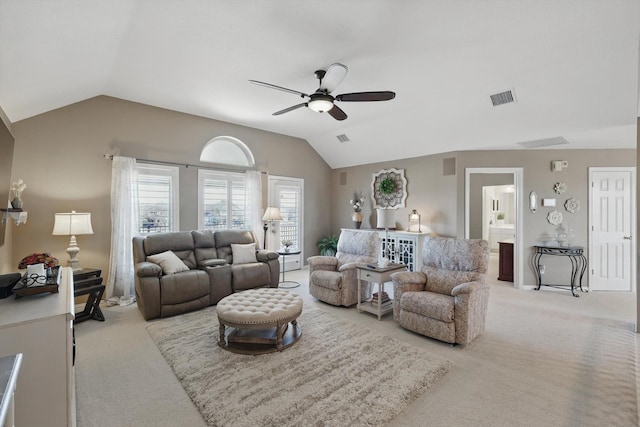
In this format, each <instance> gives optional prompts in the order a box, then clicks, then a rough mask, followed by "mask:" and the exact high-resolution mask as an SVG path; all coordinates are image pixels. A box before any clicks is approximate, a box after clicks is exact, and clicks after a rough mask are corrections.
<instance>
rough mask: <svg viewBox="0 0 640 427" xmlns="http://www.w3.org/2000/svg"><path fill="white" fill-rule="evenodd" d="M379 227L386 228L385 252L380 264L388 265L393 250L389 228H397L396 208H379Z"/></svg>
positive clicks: (377, 210)
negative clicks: (390, 246) (390, 247)
mask: <svg viewBox="0 0 640 427" xmlns="http://www.w3.org/2000/svg"><path fill="white" fill-rule="evenodd" d="M376 212H377V214H378V222H377V224H376V225H377V228H384V252H383V254H382V260H381V261H382V262H381V263H380V265H382V266H386V265H387V264H389V262H390V258H391V250H390V249H389V229H390V228H394V229H395V228H396V218H395V210H394V209H385V208H378V209H376Z"/></svg>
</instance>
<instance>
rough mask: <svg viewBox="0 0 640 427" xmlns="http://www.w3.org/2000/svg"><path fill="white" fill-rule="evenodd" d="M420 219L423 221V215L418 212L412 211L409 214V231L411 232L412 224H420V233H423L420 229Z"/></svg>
mask: <svg viewBox="0 0 640 427" xmlns="http://www.w3.org/2000/svg"><path fill="white" fill-rule="evenodd" d="M420 219H421V215H420V214H419V213H418V211H417V210H415V209H414V210H412V211H411V213H410V214H409V230H408V231H411V223H412V222H416V221H417V222H418V233H421V232H422V230H421V229H420Z"/></svg>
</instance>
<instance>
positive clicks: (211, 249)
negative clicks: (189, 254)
mask: <svg viewBox="0 0 640 427" xmlns="http://www.w3.org/2000/svg"><path fill="white" fill-rule="evenodd" d="M191 235H192V236H193V247H194V248H195V249H194V252H195V256H196V263H197V264H198V266H200V265H201V264H202V262H203V261H204V260H210V259H216V258H218V252H217V251H216V239H215V233H214V232H213V231H211V230H202V231H201V230H194V231H192V232H191Z"/></svg>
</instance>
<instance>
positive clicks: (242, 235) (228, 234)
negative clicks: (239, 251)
mask: <svg viewBox="0 0 640 427" xmlns="http://www.w3.org/2000/svg"><path fill="white" fill-rule="evenodd" d="M215 236H216V250H217V252H218V258H221V259H224V260H226V261H227V262H228V263H229V264H231V261H232V252H231V244H232V243H234V244H248V243H254V244H255V243H256V242H257V238H256V237H255V234H254V233H253V232H252V231H249V230H217V231H216V232H215ZM256 249H258V247H257V246H256Z"/></svg>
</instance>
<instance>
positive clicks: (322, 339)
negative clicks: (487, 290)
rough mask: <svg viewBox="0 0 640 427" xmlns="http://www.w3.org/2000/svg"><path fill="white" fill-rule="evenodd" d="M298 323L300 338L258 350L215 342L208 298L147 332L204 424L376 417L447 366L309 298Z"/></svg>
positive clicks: (394, 410) (403, 403)
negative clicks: (250, 352)
mask: <svg viewBox="0 0 640 427" xmlns="http://www.w3.org/2000/svg"><path fill="white" fill-rule="evenodd" d="M298 323H299V324H300V326H301V328H302V337H301V339H300V341H298V342H297V343H296V344H294V345H293V346H292V347H290V348H288V349H286V350H285V351H283V352H281V353H272V354H267V355H261V356H246V355H239V354H234V353H230V352H228V351H225V350H223V349H221V348H220V347H218V345H217V338H218V322H217V318H216V314H215V307H210V308H207V309H204V310H201V311H198V312H195V313H190V314H186V315H182V316H176V317H173V318H168V319H162V320H158V321H155V322H153V323H152V324H151V325H149V326H148V327H147V331H148V332H149V334H150V335H151V337H152V338H153V340H154V342H155V343H156V345H157V346H158V348H159V349H160V352H161V353H162V355H163V356H164V358H165V359H166V360H167V362H168V363H169V365H170V366H171V367H172V369H173V371H174V373H175V374H176V376H177V378H178V379H179V380H180V382H181V383H182V386H183V388H184V389H185V390H186V392H187V394H188V395H189V397H190V398H191V400H192V401H193V402H194V403H195V405H196V406H197V407H198V409H199V410H200V412H201V414H202V416H203V417H204V419H205V421H206V422H207V423H208V424H209V425H210V426H231V425H233V426H258V425H259V426H301V425H307V426H318V427H319V426H324V425H327V426H329V425H332V426H338V425H340V426H342V425H344V426H347V425H349V426H376V425H379V426H383V425H386V424H387V423H388V422H389V421H390V420H391V419H392V418H393V417H394V416H395V415H397V414H398V413H400V411H402V410H403V409H405V408H406V407H407V406H408V405H409V404H410V403H411V402H412V401H413V400H414V399H416V398H417V397H418V396H420V395H421V394H422V393H424V391H426V389H427V388H428V387H430V386H431V385H432V384H434V383H435V382H436V381H438V380H439V379H440V378H441V377H442V376H444V375H445V374H446V373H447V371H448V368H449V366H450V363H449V362H448V361H446V360H445V359H442V358H440V357H437V356H433V355H431V354H430V353H428V352H426V351H424V350H420V349H418V348H416V347H413V346H411V345H409V344H406V343H402V342H400V341H398V340H395V339H393V338H390V337H388V336H384V335H382V334H379V333H377V332H374V331H372V330H371V329H369V328H366V327H361V326H356V325H353V324H351V323H346V322H344V321H341V320H338V319H336V318H335V317H333V316H331V315H330V314H328V313H326V312H323V311H321V310H318V309H315V308H313V307H305V309H304V311H303V313H302V315H301V316H300V318H299V319H298ZM324 420H327V422H326V423H325V422H324ZM329 420H330V421H329Z"/></svg>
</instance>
